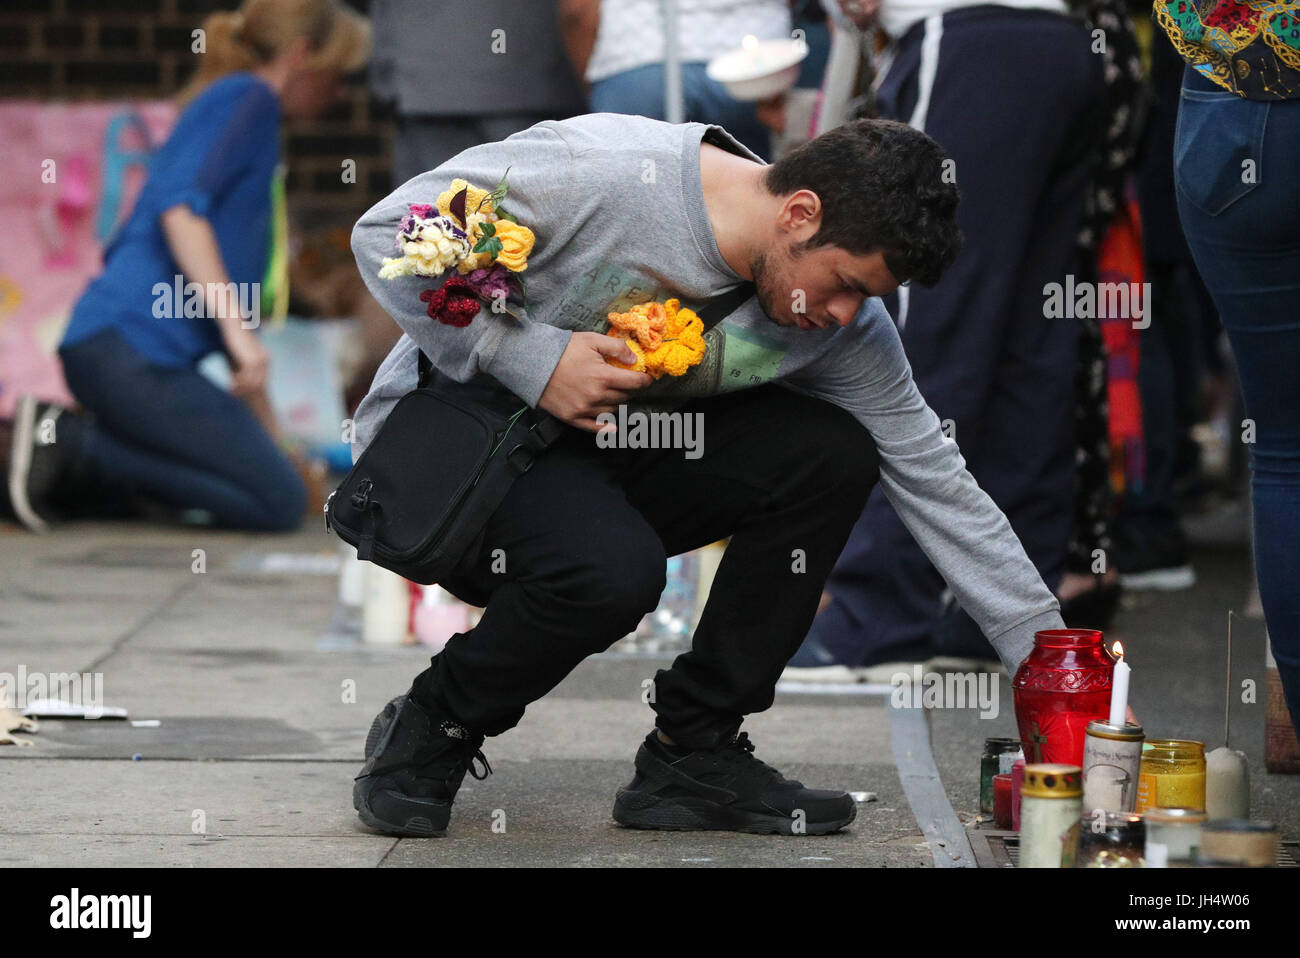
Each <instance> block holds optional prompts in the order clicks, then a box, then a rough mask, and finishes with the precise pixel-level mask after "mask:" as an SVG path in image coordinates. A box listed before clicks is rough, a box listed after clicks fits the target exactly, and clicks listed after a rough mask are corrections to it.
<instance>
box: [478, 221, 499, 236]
mask: <svg viewBox="0 0 1300 958" xmlns="http://www.w3.org/2000/svg"><path fill="white" fill-rule="evenodd" d="M479 229H480V232H482V234H483V235H484V236H496V235H497V228H496V224H495V223H484V224H483V225H482V226H481V227H480V228H479Z"/></svg>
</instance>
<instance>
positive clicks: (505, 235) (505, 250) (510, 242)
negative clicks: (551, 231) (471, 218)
mask: <svg viewBox="0 0 1300 958" xmlns="http://www.w3.org/2000/svg"><path fill="white" fill-rule="evenodd" d="M492 225H493V227H495V230H494V234H493V235H495V236H496V238H497V239H498V240H500V241H501V250H500V251H499V252H498V253H497V262H498V263H500V264H501V265H502V266H504V267H505V268H506V269H508V270H510V272H512V273H522V272H523V271H524V270H526V269H527V268H528V254H529V253H531V252H532V251H533V244H534V243H535V242H537V237H536V236H534V235H533V231H532V230H530V229H529V228H528V227H527V226H520V225H519V224H518V223H512V222H511V221H510V220H497V221H496V222H495V223H493V224H492Z"/></svg>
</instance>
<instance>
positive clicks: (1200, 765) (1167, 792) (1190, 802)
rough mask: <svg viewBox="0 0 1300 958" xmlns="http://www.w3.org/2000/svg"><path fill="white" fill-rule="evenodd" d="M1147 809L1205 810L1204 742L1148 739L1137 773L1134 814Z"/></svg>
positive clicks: (1143, 748)
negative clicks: (1135, 808) (1135, 809)
mask: <svg viewBox="0 0 1300 958" xmlns="http://www.w3.org/2000/svg"><path fill="white" fill-rule="evenodd" d="M1150 808H1198V809H1201V810H1202V811H1203V810H1204V809H1205V743H1204V742H1193V741H1190V740H1187V739H1175V738H1156V739H1148V740H1147V743H1146V744H1145V745H1144V746H1143V747H1142V766H1141V769H1140V770H1139V773H1138V794H1137V811H1139V812H1145V811H1146V810H1147V809H1150Z"/></svg>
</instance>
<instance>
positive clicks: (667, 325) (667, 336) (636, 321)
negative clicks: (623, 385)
mask: <svg viewBox="0 0 1300 958" xmlns="http://www.w3.org/2000/svg"><path fill="white" fill-rule="evenodd" d="M609 322H610V326H611V329H610V330H609V333H608V335H610V336H618V337H621V338H623V339H626V340H627V345H628V348H629V349H631V350H632V352H633V353H635V354H636V357H637V362H636V363H635V364H634V365H632V366H626V365H624V364H623V363H620V362H616V361H615V360H613V359H607V360H606V362H608V363H610V364H611V365H614V366H618V367H620V368H621V369H633V370H636V371H637V372H646V373H649V374H650V375H651V376H653V377H654V378H655V379H658V378H659V377H660V376H663V375H668V376H681V375H682V374H684V373H685V372H686V371H687V370H688V369H690V368H691V367H692V366H695V365H698V364H699V362H700V360H701V359H703V358H704V349H705V343H704V322H703V320H701V319H700V317H699V316H697V315H696V314H695V312H694V311H692V310H690V309H685V308H683V307H682V305H681V301H680V300H676V299H670V300H668V301H667V302H665V303H641V304H638V305H636V306H633V307H632V308H631V309H630V310H628V311H627V312H625V313H610V314H609Z"/></svg>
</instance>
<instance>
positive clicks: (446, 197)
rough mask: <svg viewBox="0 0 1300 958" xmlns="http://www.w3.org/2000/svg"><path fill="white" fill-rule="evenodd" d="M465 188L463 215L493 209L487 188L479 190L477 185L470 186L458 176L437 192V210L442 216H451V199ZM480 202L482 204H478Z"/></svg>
mask: <svg viewBox="0 0 1300 958" xmlns="http://www.w3.org/2000/svg"><path fill="white" fill-rule="evenodd" d="M461 190H465V216H466V217H468V216H470V215H471V214H473V213H493V212H495V210H494V209H493V206H492V201H491V200H489V199H488V196H489V195H491V194H490V191H489V190H480V189H479V188H478V187H477V186H471V185H470V184H469V183H468V182H466V181H465V180H462V179H461V178H460V177H457V178H456V179H454V180H452V181H451V186H450V187H449V188H448V189H445V190H443V191H442V192H441V193H439V194H438V212H439V213H441V214H442V215H443V216H453V215H454V214H453V213H452V208H451V201H452V200H454V199H455V198H456V194H457V193H459V192H460V191H461ZM485 201H486V202H485ZM480 204H482V205H480Z"/></svg>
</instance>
